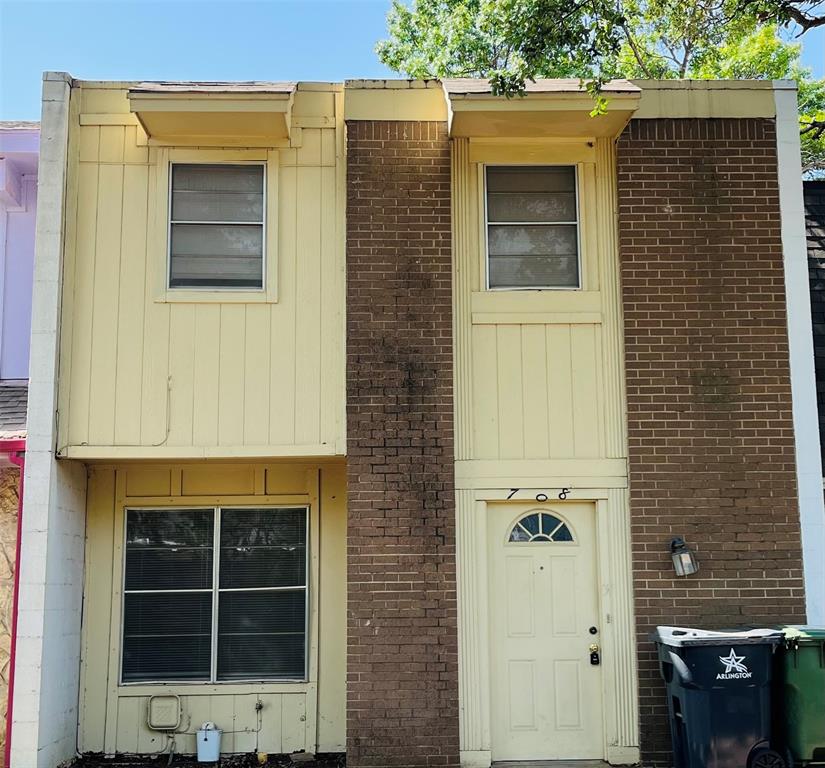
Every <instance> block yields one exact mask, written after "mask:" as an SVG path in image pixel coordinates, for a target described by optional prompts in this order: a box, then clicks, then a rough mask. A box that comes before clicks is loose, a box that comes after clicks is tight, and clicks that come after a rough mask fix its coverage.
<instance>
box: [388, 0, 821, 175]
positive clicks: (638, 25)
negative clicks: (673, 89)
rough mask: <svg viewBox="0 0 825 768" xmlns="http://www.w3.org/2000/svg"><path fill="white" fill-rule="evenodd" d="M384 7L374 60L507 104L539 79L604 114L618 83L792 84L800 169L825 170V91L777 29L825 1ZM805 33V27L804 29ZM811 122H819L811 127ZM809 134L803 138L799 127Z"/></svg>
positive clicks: (524, 0)
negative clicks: (470, 85)
mask: <svg viewBox="0 0 825 768" xmlns="http://www.w3.org/2000/svg"><path fill="white" fill-rule="evenodd" d="M411 2H412V4H411V5H406V4H405V3H404V2H402V1H401V0H393V5H392V8H391V10H390V13H389V16H388V18H387V24H388V32H389V37H388V38H387V39H386V40H383V41H381V42H380V43H378V45H377V48H376V51H377V53H378V57H379V58H380V59H381V61H382V62H384V64H386V65H387V66H389V67H390V68H392V69H394V70H395V71H397V72H401V73H403V74H405V75H407V76H409V77H414V78H433V77H437V78H444V77H485V78H489V80H490V82H491V85H492V89H493V92H494V93H497V94H502V95H504V96H507V97H514V96H518V95H521V94H523V93H524V88H525V83H526V82H528V81H530V80H534V79H536V78H539V77H574V78H579V79H580V80H581V81H582V83H584V84H585V85H586V88H587V90H588V92H589V93H591V94H592V95H593V99H594V106H593V110H592V112H591V115H593V116H594V117H595V116H598V115H601V114H604V113H605V111H606V110H607V109H609V106H608V100H607V99H606V98H605V96H604V95H603V94H602V92H601V87H602V86H603V85H604V83H605V82H607V81H608V80H610V79H612V78H616V77H625V78H630V79H633V78H649V79H670V78H693V79H708V78H712V79H717V78H722V79H728V78H737V79H741V78H752V79H792V80H796V81H797V82H798V84H799V105H800V123H801V127H802V130H803V133H802V147H803V158H804V163H803V164H804V165H805V167H806V168H807V169H808V170H812V169H816V168H822V169H823V170H825V135H823V131H819V129H818V127H817V126H818V125H821V124H822V122H821V121H822V120H825V84H823V82H822V81H816V80H811V79H810V77H811V75H810V71H809V70H806V69H805V68H804V67H802V66H801V64H800V58H799V57H800V46H799V45H798V44H795V43H792V42H789V41H788V40H787V39H786V38H787V37H788V35H787V33H785V32H783V30H782V29H781V28H780V27H779V26H777V23H776V22H778V23H780V24H783V23H788V22H790V21H794V22H796V23H801V22H799V20H798V18H797V17H798V15H799V13H804V14H805V18H813V17H814V16H815V14H816V13H817V11H818V9H819V11H821V9H822V8H823V6H824V5H825V0H411ZM803 28H804V25H803ZM816 121H820V122H818V123H817V122H816ZM811 125H813V126H814V127H813V128H811V129H810V130H807V131H806V130H805V129H806V127H808V126H811Z"/></svg>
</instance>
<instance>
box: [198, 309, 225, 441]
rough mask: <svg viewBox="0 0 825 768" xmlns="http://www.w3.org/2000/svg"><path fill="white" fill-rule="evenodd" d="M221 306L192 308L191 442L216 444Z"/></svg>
mask: <svg viewBox="0 0 825 768" xmlns="http://www.w3.org/2000/svg"><path fill="white" fill-rule="evenodd" d="M220 331H221V308H220V307H219V306H218V305H217V304H200V305H198V306H197V307H195V372H194V382H193V393H192V396H193V400H192V444H193V445H217V444H218V389H219V387H218V379H219V372H220V363H219V360H220Z"/></svg>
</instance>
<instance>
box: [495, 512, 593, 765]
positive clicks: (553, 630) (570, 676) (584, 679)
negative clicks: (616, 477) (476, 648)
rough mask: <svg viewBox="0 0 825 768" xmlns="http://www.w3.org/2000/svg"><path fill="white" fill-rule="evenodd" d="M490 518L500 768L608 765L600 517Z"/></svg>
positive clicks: (590, 514)
mask: <svg viewBox="0 0 825 768" xmlns="http://www.w3.org/2000/svg"><path fill="white" fill-rule="evenodd" d="M488 509H489V510H490V517H489V530H488V542H489V556H490V568H489V574H490V585H489V586H490V621H491V626H490V637H491V647H490V652H491V659H492V674H491V685H492V712H491V714H492V757H493V760H565V759H566V760H575V759H600V758H603V757H604V744H603V733H602V727H603V726H602V675H601V666H598V665H594V664H591V656H590V653H591V652H590V646H591V645H593V644H595V645H599V646H600V645H601V643H600V640H599V638H600V636H601V626H600V624H599V602H598V592H597V579H596V541H595V536H596V532H595V512H594V508H593V506H592V505H591V504H586V503H581V502H565V503H560V504H542V505H540V506H537V507H536V508H528V507H523V506H520V507H519V508H516V507H514V506H513V505H505V504H499V505H495V504H491V505H490V506H489V507H488ZM519 509H520V510H521V511H520V513H519ZM599 650H601V649H599Z"/></svg>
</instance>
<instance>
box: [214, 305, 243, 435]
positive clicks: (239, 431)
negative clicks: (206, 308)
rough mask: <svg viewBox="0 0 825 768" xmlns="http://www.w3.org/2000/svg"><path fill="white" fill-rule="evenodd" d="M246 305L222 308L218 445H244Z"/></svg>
mask: <svg viewBox="0 0 825 768" xmlns="http://www.w3.org/2000/svg"><path fill="white" fill-rule="evenodd" d="M245 309H246V308H245V307H244V306H243V304H240V305H237V304H224V305H223V306H222V307H221V329H220V338H221V351H220V357H219V362H218V366H219V369H220V373H219V374H218V444H219V445H226V446H236V445H243V428H244V420H243V413H244V400H243V398H244V381H243V380H244V358H245V356H246V350H245V348H244V345H243V344H242V343H241V341H242V340H243V337H244V333H245V330H246V312H245Z"/></svg>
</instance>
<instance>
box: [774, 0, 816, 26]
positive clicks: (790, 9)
mask: <svg viewBox="0 0 825 768" xmlns="http://www.w3.org/2000/svg"><path fill="white" fill-rule="evenodd" d="M781 8H782V11H783V12H784V13H785V14H787V16H788V18H790V19H792V20H793V21H795V22H796V23H797V24H798V25H799V26H800V27H802V32H807V31H808V30H809V29H815V28H816V27H821V26H823V25H825V14H823V15H822V16H808V15H807V14H805V13H804V12H803V11H801V10H800V9H799V8H797V7H796V6H794V5H793V2H792V0H790V1H789V2H783V3H782V4H781Z"/></svg>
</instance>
